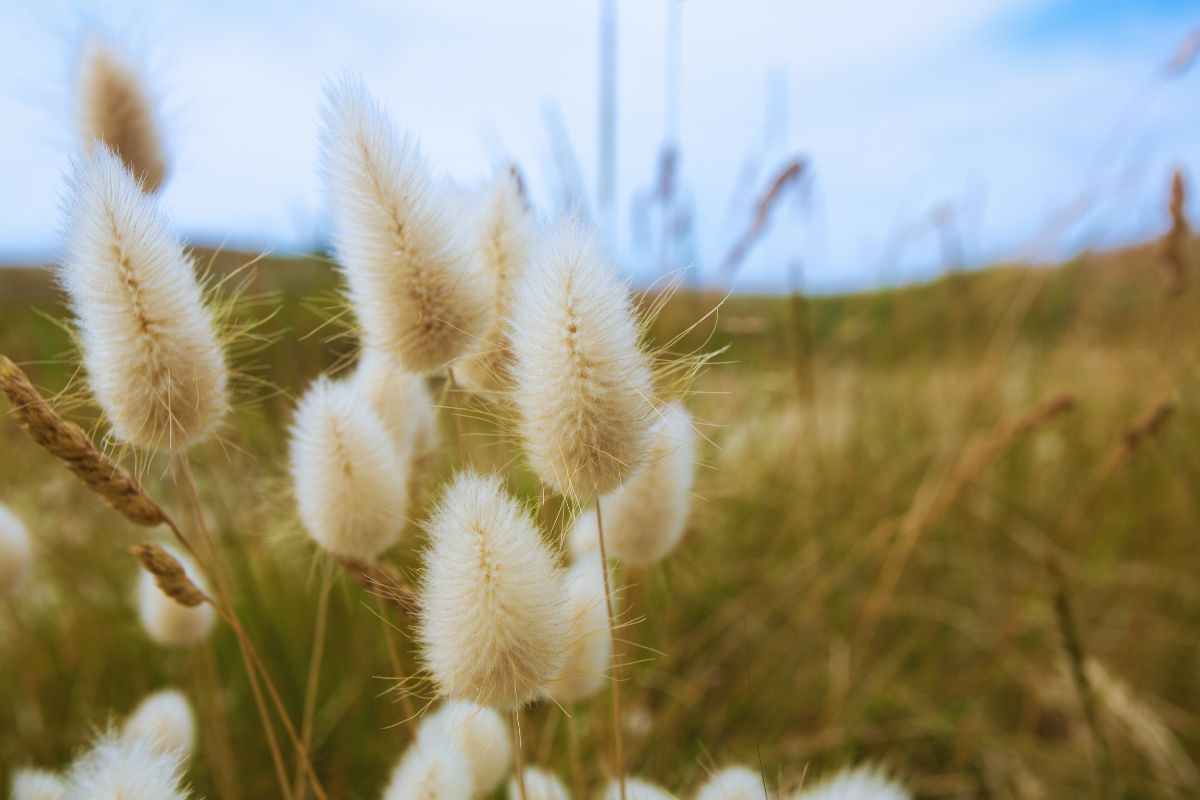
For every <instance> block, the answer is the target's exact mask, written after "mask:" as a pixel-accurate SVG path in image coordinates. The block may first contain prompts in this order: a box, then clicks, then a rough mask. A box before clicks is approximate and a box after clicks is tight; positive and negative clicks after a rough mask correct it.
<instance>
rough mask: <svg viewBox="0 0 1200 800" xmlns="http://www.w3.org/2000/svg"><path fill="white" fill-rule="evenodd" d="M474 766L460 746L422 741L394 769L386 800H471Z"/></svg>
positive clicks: (385, 791)
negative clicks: (472, 770) (472, 767)
mask: <svg viewBox="0 0 1200 800" xmlns="http://www.w3.org/2000/svg"><path fill="white" fill-rule="evenodd" d="M471 797H472V794H471V765H470V763H469V762H468V760H467V757H466V755H465V754H464V753H463V752H462V750H460V749H459V747H458V745H457V744H454V743H452V742H449V741H446V740H440V741H437V742H434V743H430V742H425V741H422V740H420V739H418V740H417V741H416V742H414V743H413V744H411V745H409V748H408V750H406V751H405V752H404V755H403V757H401V759H400V762H399V763H398V764H396V767H395V769H393V770H392V775H391V777H390V778H389V779H388V785H387V788H385V789H384V790H383V800H469V798H471Z"/></svg>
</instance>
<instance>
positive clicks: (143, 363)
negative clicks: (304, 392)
mask: <svg viewBox="0 0 1200 800" xmlns="http://www.w3.org/2000/svg"><path fill="white" fill-rule="evenodd" d="M66 208H67V219H66V252H65V255H64V260H63V264H62V269H61V271H60V278H61V281H62V285H63V287H64V288H65V289H66V292H67V295H68V296H69V298H70V303H71V308H72V310H73V311H74V314H75V326H76V329H77V331H78V335H79V341H80V345H81V347H82V349H83V363H84V366H85V367H86V369H87V373H88V381H89V383H90V385H91V388H92V393H93V394H94V395H95V397H96V401H97V402H98V403H99V404H100V408H101V409H103V411H104V413H105V415H106V416H107V417H108V421H109V422H110V424H111V425H112V430H113V434H114V435H115V436H116V437H117V438H118V439H120V440H122V441H124V442H128V443H130V444H134V445H137V446H139V447H143V448H146V449H149V450H158V449H166V450H173V451H180V450H183V449H185V448H187V447H188V446H190V445H192V444H194V443H196V442H198V441H200V440H202V439H204V438H205V437H206V436H208V435H209V434H210V433H212V431H213V429H214V428H216V426H217V423H218V422H220V421H221V418H222V417H223V416H224V414H225V412H226V410H227V408H228V399H227V383H228V373H227V371H226V367H225V355H224V353H223V352H222V351H221V346H220V342H219V340H218V337H217V332H216V329H215V328H214V325H213V316H212V313H211V312H210V311H209V309H207V308H206V307H205V305H204V298H203V295H202V293H201V289H200V284H199V283H198V282H197V280H196V274H195V268H194V265H193V264H192V261H191V259H190V258H189V257H188V256H187V255H186V254H185V253H184V251H183V249H182V248H181V246H180V244H179V242H178V241H176V240H175V238H174V237H172V236H171V234H170V233H169V231H168V229H167V222H166V218H165V217H164V216H163V213H162V211H161V210H160V209H159V207H158V203H157V201H156V200H154V199H153V198H151V197H150V196H148V195H146V194H144V193H143V192H142V190H141V188H140V187H139V186H138V182H137V181H136V180H135V179H134V177H133V175H132V173H130V172H129V170H128V169H126V168H125V166H124V165H123V164H122V163H121V161H120V159H118V158H117V157H116V156H115V155H113V153H112V151H111V150H109V149H108V148H107V147H103V146H98V147H96V148H95V149H94V150H93V151H92V153H91V154H90V155H88V156H86V157H83V158H80V159H79V160H78V161H77V162H76V165H75V172H74V176H73V179H72V181H71V196H70V199H69V201H68V203H67V206H66Z"/></svg>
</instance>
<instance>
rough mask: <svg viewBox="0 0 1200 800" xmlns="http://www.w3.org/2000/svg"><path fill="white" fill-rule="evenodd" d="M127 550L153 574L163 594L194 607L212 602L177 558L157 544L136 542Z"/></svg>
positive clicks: (184, 604) (181, 603) (143, 567)
mask: <svg viewBox="0 0 1200 800" xmlns="http://www.w3.org/2000/svg"><path fill="white" fill-rule="evenodd" d="M129 552H130V553H131V554H132V555H133V557H134V558H136V559H137V560H138V563H140V564H141V565H142V569H144V570H146V571H147V572H149V573H150V574H151V575H153V576H154V582H155V583H156V584H158V588H159V589H162V591H163V594H165V595H166V596H167V597H170V598H171V599H172V600H174V601H175V602H176V603H179V604H180V605H183V606H187V607H188V608H194V607H196V606H198V605H200V604H201V603H203V602H206V601H207V602H210V603H211V602H212V600H211V599H210V598H209V597H208V595H206V594H205V593H204V592H202V591H201V590H200V587H198V586H196V584H194V583H192V580H191V578H189V577H188V576H187V572H185V571H184V569H183V565H182V564H180V563H179V561H178V559H176V558H175V556H173V555H171V554H170V553H168V552H167V551H166V550H164V549H163V548H162V547H160V546H159V545H156V544H150V543H147V544H136V545H134V546H133V547H131V548H129Z"/></svg>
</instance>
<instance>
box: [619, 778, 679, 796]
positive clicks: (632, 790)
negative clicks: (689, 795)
mask: <svg viewBox="0 0 1200 800" xmlns="http://www.w3.org/2000/svg"><path fill="white" fill-rule="evenodd" d="M625 798H626V800H675V795H673V794H671V793H670V792H668V791H667V790H666V789H664V788H662V787H661V786H656V785H655V784H653V783H650V782H649V781H644V780H642V779H641V778H632V777H629V778H626V779H625ZM603 800H621V784H620V783H619V782H618V781H616V780H613V781H610V782H609V784H608V786H607V787H605V789H604V796H603Z"/></svg>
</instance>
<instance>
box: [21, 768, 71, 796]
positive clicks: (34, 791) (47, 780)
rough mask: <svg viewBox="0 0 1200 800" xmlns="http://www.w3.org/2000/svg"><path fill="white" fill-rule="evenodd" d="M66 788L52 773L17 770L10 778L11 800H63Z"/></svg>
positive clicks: (37, 770) (39, 770)
mask: <svg viewBox="0 0 1200 800" xmlns="http://www.w3.org/2000/svg"><path fill="white" fill-rule="evenodd" d="M66 796H67V786H66V784H65V783H63V779H62V778H60V777H58V776H57V775H55V774H54V773H53V772H47V771H46V770H42V769H18V770H16V771H15V772H13V776H12V794H11V798H12V800H65V798H66Z"/></svg>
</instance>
